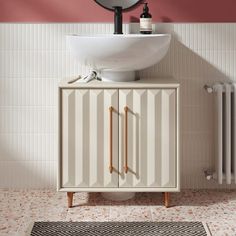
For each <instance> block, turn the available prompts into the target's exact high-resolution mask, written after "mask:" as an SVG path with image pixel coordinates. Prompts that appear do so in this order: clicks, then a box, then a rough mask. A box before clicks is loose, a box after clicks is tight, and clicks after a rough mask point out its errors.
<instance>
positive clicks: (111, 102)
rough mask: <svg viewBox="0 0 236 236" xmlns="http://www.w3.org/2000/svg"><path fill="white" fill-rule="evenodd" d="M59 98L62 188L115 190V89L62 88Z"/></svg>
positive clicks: (116, 160) (116, 153)
mask: <svg viewBox="0 0 236 236" xmlns="http://www.w3.org/2000/svg"><path fill="white" fill-rule="evenodd" d="M61 99H62V114H61V115H62V120H61V131H62V134H61V137H62V146H61V148H62V150H61V153H62V159H61V184H62V187H66V188H68V187H73V188H85V187H86V188H95V187H96V188H100V187H106V188H110V187H118V173H117V169H118V115H117V111H118V90H114V89H106V90H104V89H63V90H62V94H61ZM111 108H112V110H111ZM110 114H111V116H112V117H111V116H110ZM111 119H112V120H111ZM110 122H112V127H110V124H111V123H110ZM110 129H112V138H111V137H110V132H108V131H109V130H110ZM111 141H112V143H111V144H110V142H111ZM110 148H112V150H111V151H112V167H113V170H112V173H110V169H109V167H110V164H111V163H110V157H109V155H110V150H109V149H110Z"/></svg>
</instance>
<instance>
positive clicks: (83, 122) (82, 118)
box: [74, 89, 90, 187]
mask: <svg viewBox="0 0 236 236" xmlns="http://www.w3.org/2000/svg"><path fill="white" fill-rule="evenodd" d="M75 93H76V97H75V99H76V101H75V123H74V124H75V140H76V146H75V149H76V150H75V157H76V158H75V173H76V174H75V175H74V176H75V186H81V187H83V186H88V185H89V176H88V173H89V162H90V160H89V158H78V157H88V156H89V122H87V121H88V117H89V109H88V107H89V90H87V89H81V90H79V89H78V90H75Z"/></svg>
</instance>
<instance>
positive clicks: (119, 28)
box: [113, 6, 123, 34]
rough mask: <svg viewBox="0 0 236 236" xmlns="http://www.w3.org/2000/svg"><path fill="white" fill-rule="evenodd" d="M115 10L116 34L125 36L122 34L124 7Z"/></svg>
mask: <svg viewBox="0 0 236 236" xmlns="http://www.w3.org/2000/svg"><path fill="white" fill-rule="evenodd" d="M113 8H114V13H115V15H114V34H123V32H122V7H118V6H117V7H113Z"/></svg>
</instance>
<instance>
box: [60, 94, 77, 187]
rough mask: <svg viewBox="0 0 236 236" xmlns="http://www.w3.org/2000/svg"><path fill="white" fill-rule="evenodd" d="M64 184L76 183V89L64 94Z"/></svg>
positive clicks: (71, 184)
mask: <svg viewBox="0 0 236 236" xmlns="http://www.w3.org/2000/svg"><path fill="white" fill-rule="evenodd" d="M62 97H63V99H62V107H63V112H62V120H63V125H62V143H63V147H62V156H63V159H62V184H63V186H73V185H74V184H75V179H74V176H75V169H74V166H75V90H64V91H63V94H62Z"/></svg>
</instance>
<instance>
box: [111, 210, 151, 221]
mask: <svg viewBox="0 0 236 236" xmlns="http://www.w3.org/2000/svg"><path fill="white" fill-rule="evenodd" d="M110 221H152V214H151V210H150V207H149V206H111V207H110Z"/></svg>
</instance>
